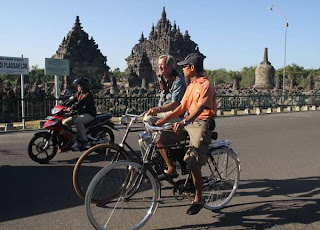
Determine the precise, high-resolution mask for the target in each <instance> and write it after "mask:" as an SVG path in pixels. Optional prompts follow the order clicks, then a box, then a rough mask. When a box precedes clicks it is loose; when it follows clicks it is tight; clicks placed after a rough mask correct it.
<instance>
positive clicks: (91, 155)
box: [72, 143, 129, 199]
mask: <svg viewBox="0 0 320 230" xmlns="http://www.w3.org/2000/svg"><path fill="white" fill-rule="evenodd" d="M118 154H119V157H118ZM116 158H118V159H116ZM119 159H120V160H123V159H129V156H128V153H127V152H126V151H125V150H124V149H123V148H121V147H120V146H118V145H117V144H114V143H104V144H99V145H95V146H93V147H91V148H90V149H88V150H87V151H85V152H84V153H83V154H82V155H81V156H80V157H79V159H78V161H77V163H76V164H75V166H74V168H73V174H72V183H73V188H74V190H75V191H76V193H77V195H78V196H79V197H80V198H81V199H84V197H85V194H86V191H87V188H88V186H89V183H90V181H91V180H92V178H93V177H94V176H95V175H96V173H97V172H98V171H99V170H100V169H102V168H103V167H105V166H107V165H109V164H111V163H112V162H114V161H116V160H119Z"/></svg>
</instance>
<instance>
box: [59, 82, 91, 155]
mask: <svg viewBox="0 0 320 230" xmlns="http://www.w3.org/2000/svg"><path fill="white" fill-rule="evenodd" d="M73 85H74V86H76V87H77V90H78V91H77V93H76V94H75V96H74V97H73V98H72V99H71V100H69V101H68V102H67V103H66V107H67V108H66V110H67V111H68V112H70V111H73V112H74V113H75V114H74V115H73V116H71V117H69V118H67V119H66V120H64V121H63V124H64V125H66V126H68V127H71V125H73V124H74V125H75V126H76V129H77V131H78V133H77V140H76V141H75V142H74V144H73V145H72V148H73V149H80V148H83V147H85V146H86V145H87V142H88V139H87V135H86V129H85V126H84V125H85V124H87V123H89V122H91V121H93V120H94V118H95V117H96V114H97V111H96V106H95V103H94V98H93V94H92V93H91V91H90V90H89V88H90V81H89V80H88V79H87V78H85V77H78V78H77V79H75V80H74V81H73Z"/></svg>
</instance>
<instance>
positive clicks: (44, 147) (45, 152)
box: [28, 132, 58, 164]
mask: <svg viewBox="0 0 320 230" xmlns="http://www.w3.org/2000/svg"><path fill="white" fill-rule="evenodd" d="M57 151H58V146H57V144H56V143H55V142H54V141H53V140H52V136H50V135H48V132H40V133H37V134H36V135H35V136H34V137H33V138H32V139H31V140H30V142H29V146H28V154H29V157H30V158H31V159H32V160H33V161H35V162H38V163H40V164H46V163H48V162H49V161H50V160H51V159H52V158H54V156H55V155H56V154H57Z"/></svg>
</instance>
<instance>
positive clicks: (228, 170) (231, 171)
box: [202, 147, 240, 210]
mask: <svg viewBox="0 0 320 230" xmlns="http://www.w3.org/2000/svg"><path fill="white" fill-rule="evenodd" d="M202 178H203V197H204V207H205V208H207V209H210V210H216V209H221V208H223V207H224V206H226V205H227V204H228V203H229V202H230V200H231V199H232V197H233V196H234V195H235V193H236V190H237V188H238V183H239V180H240V162H239V159H238V156H237V155H236V154H235V153H234V152H233V150H232V149H230V148H229V149H228V148H226V147H221V148H218V149H215V150H213V151H211V152H209V157H208V160H207V164H206V165H205V166H203V168H202Z"/></svg>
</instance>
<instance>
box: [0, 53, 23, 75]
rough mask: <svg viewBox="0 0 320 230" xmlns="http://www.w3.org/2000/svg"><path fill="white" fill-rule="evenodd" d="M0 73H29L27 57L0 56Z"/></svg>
mask: <svg viewBox="0 0 320 230" xmlns="http://www.w3.org/2000/svg"><path fill="white" fill-rule="evenodd" d="M0 74H11V75H29V59H28V58H19V57H3V56H0Z"/></svg>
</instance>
